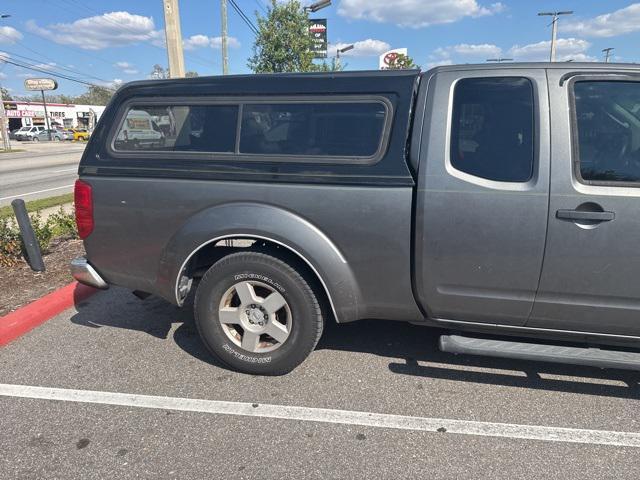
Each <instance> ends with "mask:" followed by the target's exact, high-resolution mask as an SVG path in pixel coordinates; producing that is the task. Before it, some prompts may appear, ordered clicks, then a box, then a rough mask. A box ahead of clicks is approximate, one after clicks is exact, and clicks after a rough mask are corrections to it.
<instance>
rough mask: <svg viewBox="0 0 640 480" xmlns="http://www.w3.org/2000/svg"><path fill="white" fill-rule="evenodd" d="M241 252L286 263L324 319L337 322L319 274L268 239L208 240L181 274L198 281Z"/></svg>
mask: <svg viewBox="0 0 640 480" xmlns="http://www.w3.org/2000/svg"><path fill="white" fill-rule="evenodd" d="M242 251H245V252H260V253H266V254H268V255H271V256H273V257H276V258H278V259H280V260H282V261H283V262H286V263H288V264H289V265H290V266H291V267H293V268H294V269H295V270H296V271H297V272H298V273H300V274H301V275H302V276H303V277H304V278H305V280H306V281H307V282H308V283H309V286H310V287H311V288H312V290H313V292H314V293H315V295H316V298H317V299H318V303H319V304H320V308H321V309H322V313H323V316H324V318H325V319H329V318H333V320H334V321H337V319H336V315H335V309H334V307H333V304H332V302H331V299H330V296H329V292H328V291H327V288H326V286H325V285H324V283H323V281H322V279H321V278H320V276H319V274H318V273H317V272H316V271H315V270H314V269H313V268H312V267H311V266H310V265H309V263H307V261H306V260H305V259H304V258H303V257H302V256H301V255H300V254H299V253H297V252H295V251H294V250H292V249H290V248H289V247H287V246H284V245H281V244H279V243H276V242H274V241H271V240H268V239H262V238H247V237H244V236H238V237H228V238H224V239H222V240H218V241H216V242H211V243H209V244H207V245H204V246H203V247H201V248H200V249H199V250H197V251H196V252H195V253H194V254H193V256H192V257H191V258H190V259H189V261H188V262H187V264H186V265H185V267H184V270H183V273H182V274H181V276H182V277H183V278H184V277H187V278H188V279H194V280H199V279H200V278H202V276H203V275H204V274H205V273H206V271H207V270H208V269H209V268H210V267H211V266H212V265H213V264H214V263H216V262H218V261H220V260H222V259H223V258H224V257H226V256H227V255H231V254H232V253H238V252H242ZM181 282H182V279H181Z"/></svg>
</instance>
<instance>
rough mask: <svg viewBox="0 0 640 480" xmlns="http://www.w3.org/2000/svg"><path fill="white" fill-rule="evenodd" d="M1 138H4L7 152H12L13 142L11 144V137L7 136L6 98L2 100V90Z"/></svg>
mask: <svg viewBox="0 0 640 480" xmlns="http://www.w3.org/2000/svg"><path fill="white" fill-rule="evenodd" d="M0 130H2V132H0V136H2V146H3V147H4V149H5V151H7V150H11V142H9V135H8V134H7V117H6V113H5V111H4V98H2V89H0Z"/></svg>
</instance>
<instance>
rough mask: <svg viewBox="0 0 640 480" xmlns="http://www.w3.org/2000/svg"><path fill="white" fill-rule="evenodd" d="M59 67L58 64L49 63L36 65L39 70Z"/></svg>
mask: <svg viewBox="0 0 640 480" xmlns="http://www.w3.org/2000/svg"><path fill="white" fill-rule="evenodd" d="M56 65H57V63H56V62H49V63H37V64H35V65H34V67H35V68H39V69H41V70H51V69H52V68H53V67H55V66H56Z"/></svg>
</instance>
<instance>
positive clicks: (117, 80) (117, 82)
mask: <svg viewBox="0 0 640 480" xmlns="http://www.w3.org/2000/svg"><path fill="white" fill-rule="evenodd" d="M96 83H97V84H98V85H100V86H102V87H105V88H111V89H113V90H117V89H118V88H120V87H121V86H122V84H123V83H124V81H123V80H122V79H121V78H114V79H113V80H111V81H110V82H96Z"/></svg>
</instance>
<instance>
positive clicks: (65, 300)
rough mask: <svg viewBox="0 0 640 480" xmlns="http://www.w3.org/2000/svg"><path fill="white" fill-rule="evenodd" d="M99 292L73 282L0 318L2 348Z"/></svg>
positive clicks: (0, 343)
mask: <svg viewBox="0 0 640 480" xmlns="http://www.w3.org/2000/svg"><path fill="white" fill-rule="evenodd" d="M97 291H98V290H97V289H95V288H93V287H88V286H86V285H82V284H80V283H77V282H73V283H70V284H69V285H67V286H66V287H62V288H60V289H58V290H56V291H54V292H51V293H49V294H47V295H45V296H44V297H42V298H39V299H38V300H35V301H33V302H31V303H30V304H28V305H25V306H24V307H22V308H19V309H18V310H16V311H15V312H11V313H8V314H7V315H5V316H4V317H0V347H1V346H3V345H6V344H7V343H9V342H11V341H13V340H15V339H16V338H18V337H19V336H21V335H24V334H25V333H27V332H29V331H31V330H33V329H34V328H36V327H37V326H38V325H41V324H43V323H44V322H46V321H47V320H49V319H50V318H53V317H55V316H56V315H58V314H59V313H62V312H64V311H65V310H66V309H67V308H71V307H72V306H74V305H75V304H76V303H78V302H81V301H82V300H84V299H86V298H88V297H89V296H91V295H93V294H94V293H95V292H97Z"/></svg>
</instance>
